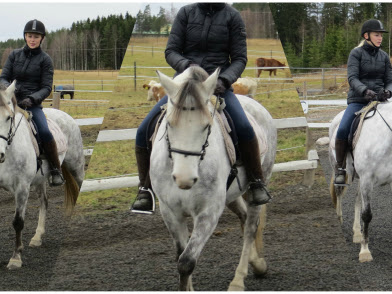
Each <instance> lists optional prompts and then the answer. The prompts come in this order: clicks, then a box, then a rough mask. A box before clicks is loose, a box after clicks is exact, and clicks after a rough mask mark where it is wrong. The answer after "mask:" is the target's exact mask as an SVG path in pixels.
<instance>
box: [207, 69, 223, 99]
mask: <svg viewBox="0 0 392 294" xmlns="http://www.w3.org/2000/svg"><path fill="white" fill-rule="evenodd" d="M219 73H220V68H219V67H218V68H217V69H216V70H215V71H214V72H213V74H212V75H210V76H209V77H208V78H207V79H206V80H205V81H204V82H203V86H204V89H206V91H207V93H208V94H209V95H212V94H213V93H214V91H215V87H216V83H217V81H218V77H219Z"/></svg>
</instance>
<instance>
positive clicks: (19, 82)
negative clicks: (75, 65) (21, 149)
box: [0, 19, 64, 186]
mask: <svg viewBox="0 0 392 294" xmlns="http://www.w3.org/2000/svg"><path fill="white" fill-rule="evenodd" d="M45 35H46V30H45V26H44V24H43V23H42V22H41V21H39V20H37V19H34V20H30V21H29V22H27V24H26V25H25V28H24V30H23V38H24V40H25V42H26V45H25V46H24V47H23V48H20V49H15V50H13V51H12V52H11V54H10V55H9V57H8V59H7V61H6V63H5V65H4V67H3V69H2V72H1V75H0V83H2V84H4V85H5V86H7V87H8V86H9V85H10V84H11V83H12V81H14V80H16V89H15V97H16V100H17V103H18V106H19V107H20V108H22V109H26V110H28V111H30V112H31V113H32V114H33V121H34V122H35V124H36V126H37V128H38V133H39V137H40V140H41V146H42V148H43V150H44V153H45V154H46V158H47V159H48V162H49V165H50V168H51V176H52V178H51V181H50V184H51V185H52V186H59V185H62V184H63V183H64V178H63V176H62V174H61V166H60V161H59V158H58V153H57V146H56V142H55V140H54V138H53V135H52V133H51V132H50V130H49V128H48V123H47V121H46V117H45V114H44V112H43V111H42V102H43V101H44V100H45V98H47V97H48V96H49V94H50V92H51V91H52V85H53V74H54V70H53V62H52V59H51V58H50V56H49V55H48V54H47V53H45V52H44V51H43V50H42V49H41V43H42V41H43V40H44V38H45Z"/></svg>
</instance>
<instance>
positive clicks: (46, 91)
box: [28, 55, 54, 104]
mask: <svg viewBox="0 0 392 294" xmlns="http://www.w3.org/2000/svg"><path fill="white" fill-rule="evenodd" d="M53 74H54V70H53V62H52V59H51V58H50V57H49V56H48V55H46V56H45V58H43V61H42V64H41V84H40V88H41V89H39V90H38V91H37V92H35V93H33V94H30V95H29V96H28V97H29V98H31V99H32V100H33V102H34V104H41V103H42V101H44V100H45V98H47V97H48V96H49V95H50V92H52V86H53Z"/></svg>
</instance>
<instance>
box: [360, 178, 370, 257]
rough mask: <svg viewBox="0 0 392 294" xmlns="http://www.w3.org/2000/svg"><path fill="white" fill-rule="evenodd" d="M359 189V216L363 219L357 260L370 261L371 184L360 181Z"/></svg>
mask: <svg viewBox="0 0 392 294" xmlns="http://www.w3.org/2000/svg"><path fill="white" fill-rule="evenodd" d="M360 191H361V197H362V211H361V218H362V221H363V231H362V238H363V239H362V242H361V251H360V253H359V261H360V262H367V261H372V260H373V257H372V254H371V253H370V250H369V224H370V221H371V220H372V210H371V208H370V193H371V191H372V189H371V184H370V183H368V184H367V185H366V184H363V183H362V182H361V183H360Z"/></svg>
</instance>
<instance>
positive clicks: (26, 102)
mask: <svg viewBox="0 0 392 294" xmlns="http://www.w3.org/2000/svg"><path fill="white" fill-rule="evenodd" d="M18 106H19V107H20V108H24V109H26V108H29V107H31V106H33V102H32V101H31V99H30V98H25V99H23V100H22V101H20V102H19V103H18Z"/></svg>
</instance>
